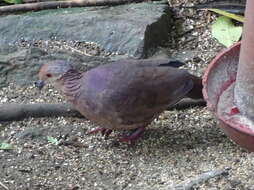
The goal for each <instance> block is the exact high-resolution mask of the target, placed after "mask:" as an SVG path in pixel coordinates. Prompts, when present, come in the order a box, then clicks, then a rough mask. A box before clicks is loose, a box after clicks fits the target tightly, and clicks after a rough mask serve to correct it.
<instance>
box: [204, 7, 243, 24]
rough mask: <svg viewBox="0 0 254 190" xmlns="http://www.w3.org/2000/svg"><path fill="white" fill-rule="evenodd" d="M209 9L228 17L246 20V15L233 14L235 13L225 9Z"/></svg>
mask: <svg viewBox="0 0 254 190" xmlns="http://www.w3.org/2000/svg"><path fill="white" fill-rule="evenodd" d="M208 10H210V11H213V12H215V13H218V14H220V15H223V16H226V17H228V18H231V19H234V20H236V21H238V22H244V17H243V16H241V15H236V14H233V13H229V12H227V11H223V10H220V9H208Z"/></svg>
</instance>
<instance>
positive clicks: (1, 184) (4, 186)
mask: <svg viewBox="0 0 254 190" xmlns="http://www.w3.org/2000/svg"><path fill="white" fill-rule="evenodd" d="M0 186H2V187H3V188H4V189H6V190H9V188H8V187H7V186H6V185H4V184H3V183H2V182H1V181H0Z"/></svg>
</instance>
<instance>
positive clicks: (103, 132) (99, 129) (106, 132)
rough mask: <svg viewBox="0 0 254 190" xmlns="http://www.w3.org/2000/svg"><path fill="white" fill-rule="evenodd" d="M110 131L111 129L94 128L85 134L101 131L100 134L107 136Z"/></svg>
mask: <svg viewBox="0 0 254 190" xmlns="http://www.w3.org/2000/svg"><path fill="white" fill-rule="evenodd" d="M112 131H113V130H112V129H106V128H96V129H93V130H91V131H89V132H88V133H87V134H89V135H90V134H94V133H98V132H101V135H102V136H105V137H108V136H109V135H110V134H111V133H112Z"/></svg>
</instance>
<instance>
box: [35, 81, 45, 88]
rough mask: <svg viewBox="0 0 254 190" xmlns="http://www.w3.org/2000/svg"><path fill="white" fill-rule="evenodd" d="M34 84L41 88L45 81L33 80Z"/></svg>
mask: <svg viewBox="0 0 254 190" xmlns="http://www.w3.org/2000/svg"><path fill="white" fill-rule="evenodd" d="M34 85H35V86H36V87H37V88H38V89H39V90H41V89H42V88H43V87H44V85H45V82H44V81H43V80H37V81H35V82H34Z"/></svg>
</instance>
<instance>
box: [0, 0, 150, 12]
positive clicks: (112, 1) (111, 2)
mask: <svg viewBox="0 0 254 190" xmlns="http://www.w3.org/2000/svg"><path fill="white" fill-rule="evenodd" d="M144 1H146V0H72V1H71V0H69V1H43V2H38V3H25V4H16V5H8V6H1V7H0V14H3V13H11V12H20V11H22V12H25V11H39V10H44V9H57V8H70V7H90V6H116V5H123V4H127V3H140V2H144Z"/></svg>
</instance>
